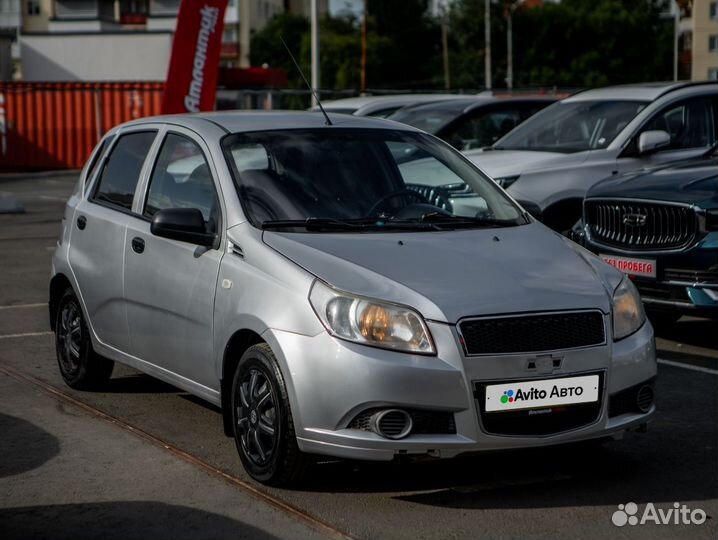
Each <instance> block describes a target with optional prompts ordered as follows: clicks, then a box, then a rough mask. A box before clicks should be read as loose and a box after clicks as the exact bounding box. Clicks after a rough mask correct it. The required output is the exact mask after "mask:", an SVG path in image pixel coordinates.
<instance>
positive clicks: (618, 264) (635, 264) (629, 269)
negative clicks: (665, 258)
mask: <svg viewBox="0 0 718 540" xmlns="http://www.w3.org/2000/svg"><path fill="white" fill-rule="evenodd" d="M600 257H601V258H602V259H603V260H604V262H607V263H608V264H610V265H611V266H613V267H615V268H618V269H619V270H620V271H621V272H623V273H624V274H628V275H629V276H643V277H652V278H654V277H656V261H655V260H653V259H632V258H628V257H616V256H615V255H604V254H601V255H600Z"/></svg>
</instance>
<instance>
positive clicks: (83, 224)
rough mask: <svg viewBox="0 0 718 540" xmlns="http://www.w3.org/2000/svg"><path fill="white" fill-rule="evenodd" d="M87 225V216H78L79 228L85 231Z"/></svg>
mask: <svg viewBox="0 0 718 540" xmlns="http://www.w3.org/2000/svg"><path fill="white" fill-rule="evenodd" d="M85 227H87V218H86V217H85V216H80V217H79V218H77V228H78V229H80V230H81V231H84V230H85Z"/></svg>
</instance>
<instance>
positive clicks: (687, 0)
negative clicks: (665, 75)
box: [678, 0, 718, 81]
mask: <svg viewBox="0 0 718 540" xmlns="http://www.w3.org/2000/svg"><path fill="white" fill-rule="evenodd" d="M678 5H679V7H680V11H681V18H680V22H679V26H678V28H679V50H680V52H679V75H680V76H679V78H687V77H690V79H691V80H694V81H704V80H713V81H718V0H683V1H680V2H678Z"/></svg>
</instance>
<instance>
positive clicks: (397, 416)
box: [371, 409, 413, 439]
mask: <svg viewBox="0 0 718 540" xmlns="http://www.w3.org/2000/svg"><path fill="white" fill-rule="evenodd" d="M412 427H413V422H412V419H411V415H410V414H409V413H408V412H406V411H402V410H401V409H385V410H383V411H379V412H377V413H375V414H374V415H372V417H371V430H372V431H373V432H374V433H376V434H377V435H381V436H382V437H385V438H387V439H403V438H404V437H406V436H407V435H409V433H410V432H411V428H412Z"/></svg>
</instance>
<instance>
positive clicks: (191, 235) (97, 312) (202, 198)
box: [50, 113, 656, 484]
mask: <svg viewBox="0 0 718 540" xmlns="http://www.w3.org/2000/svg"><path fill="white" fill-rule="evenodd" d="M331 118H332V121H331V124H329V123H325V120H324V118H323V117H322V115H321V114H319V113H227V114H201V115H191V116H169V117H158V118H149V119H144V120H140V121H135V122H131V123H128V124H124V125H122V126H119V127H118V128H115V129H113V130H112V131H111V132H110V133H108V134H107V136H106V137H104V139H103V140H102V141H101V142H100V144H99V145H98V147H97V148H96V149H95V151H94V152H93V155H92V156H91V158H90V160H89V161H88V164H87V165H86V167H85V168H84V170H83V171H82V174H81V178H80V181H79V183H78V185H77V188H76V189H75V191H74V193H73V194H72V196H71V197H70V200H69V202H68V204H67V207H66V210H65V215H64V219H63V222H62V231H61V236H60V239H59V241H58V246H57V250H56V252H55V255H54V258H53V270H52V278H51V283H50V320H51V325H52V328H53V330H54V331H55V334H56V347H57V358H58V363H59V367H60V371H61V373H62V376H63V378H64V380H65V381H66V382H67V384H68V385H70V386H72V387H73V388H79V389H91V388H98V387H101V385H102V383H103V382H105V381H106V380H107V379H108V378H109V377H110V375H111V372H112V368H113V365H114V362H120V363H123V364H126V365H129V366H132V367H134V368H137V369H139V370H141V371H143V372H145V373H148V374H150V375H152V376H154V377H157V378H159V379H162V380H164V381H167V382H169V383H171V384H173V385H175V386H177V387H179V388H182V389H184V390H186V391H188V392H190V393H192V394H195V395H197V396H199V397H201V398H203V399H205V400H207V401H209V402H211V403H213V404H215V405H217V406H219V407H221V409H222V412H223V419H224V428H225V432H226V433H227V435H229V436H233V437H234V439H235V441H236V445H237V450H238V452H239V456H240V458H241V460H242V463H243V465H244V467H245V468H246V470H247V471H248V473H249V474H250V475H251V476H252V477H254V478H255V479H257V480H259V481H261V482H266V483H272V484H286V483H290V482H296V481H298V479H299V478H300V477H301V475H302V473H303V472H305V471H306V466H307V464H308V463H310V462H311V459H310V456H311V455H327V456H337V457H343V458H352V459H364V460H391V459H393V458H395V457H397V456H402V455H408V456H412V455H423V456H432V457H437V458H449V457H453V456H456V455H458V454H462V453H466V452H476V451H482V450H497V449H509V448H525V447H536V446H545V445H552V444H558V443H567V442H574V441H581V440H588V439H599V438H605V437H607V436H614V437H618V436H620V435H621V434H622V433H623V432H625V431H626V430H629V429H631V428H639V427H643V426H644V425H645V424H646V422H647V421H648V420H649V419H650V417H651V416H652V415H653V413H654V411H655V406H654V404H653V381H654V378H655V375H656V361H655V346H654V338H653V330H652V328H651V326H650V323H648V322H647V321H646V319H645V316H644V313H643V310H642V307H641V302H640V300H639V297H638V295H637V293H636V289H635V288H634V286H633V285H632V284H631V282H630V281H628V280H627V279H625V278H624V277H623V275H622V274H621V273H620V272H618V271H617V270H615V269H614V268H612V267H610V266H608V265H606V264H604V263H603V262H602V261H600V260H599V259H598V258H596V257H595V256H593V255H592V254H590V253H589V252H587V251H585V250H583V249H582V248H580V247H578V246H577V245H575V244H573V243H572V242H571V241H569V240H568V239H566V238H563V237H562V236H560V235H558V234H556V233H554V232H552V231H551V230H549V229H548V228H546V227H545V226H543V225H542V224H541V223H539V222H537V221H536V220H535V219H534V218H533V217H531V216H530V215H529V214H528V213H527V212H526V211H524V210H523V209H522V208H521V207H520V206H519V205H518V204H517V203H515V202H514V201H513V200H512V199H511V198H510V197H509V196H508V195H507V194H506V193H505V192H504V191H503V190H502V189H501V188H500V187H499V186H498V185H497V184H495V183H494V182H493V181H492V180H491V179H490V178H488V177H487V176H485V175H484V174H483V173H482V172H481V171H480V170H478V169H477V168H476V167H475V166H474V165H473V164H471V162H469V161H468V160H466V159H465V158H464V157H462V156H461V155H460V154H459V153H458V152H456V151H455V150H454V149H452V148H451V147H450V146H449V145H447V144H445V143H443V142H441V141H440V140H438V139H436V138H434V137H433V136H430V135H427V134H425V133H423V132H421V131H419V130H416V129H414V128H411V127H408V126H402V125H399V124H396V123H393V122H388V121H384V120H375V119H363V118H357V117H350V116H342V115H333V116H332V117H331Z"/></svg>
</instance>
